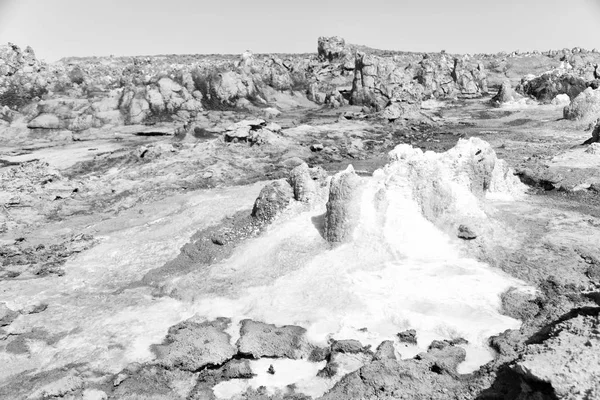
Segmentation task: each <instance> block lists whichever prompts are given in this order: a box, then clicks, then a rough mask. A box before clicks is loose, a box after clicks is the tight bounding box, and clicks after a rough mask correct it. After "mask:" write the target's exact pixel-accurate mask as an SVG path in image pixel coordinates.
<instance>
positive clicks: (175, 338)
mask: <svg viewBox="0 0 600 400" xmlns="http://www.w3.org/2000/svg"><path fill="white" fill-rule="evenodd" d="M229 324H230V321H229V320H228V319H225V318H220V319H217V320H215V321H208V322H195V321H194V320H193V319H191V320H187V321H184V322H182V323H180V324H177V325H175V326H173V327H171V328H170V329H169V334H168V335H167V337H166V339H165V341H164V343H163V344H161V345H158V346H156V347H155V352H156V354H157V356H158V361H159V363H160V364H161V365H164V366H165V367H167V368H179V369H182V370H186V371H198V370H200V369H201V368H203V367H205V366H207V365H219V364H222V363H224V362H225V361H227V360H229V359H230V358H231V357H233V356H234V355H235V353H236V350H235V347H233V346H232V345H231V343H230V336H229V335H228V334H227V333H225V329H227V327H228V326H229Z"/></svg>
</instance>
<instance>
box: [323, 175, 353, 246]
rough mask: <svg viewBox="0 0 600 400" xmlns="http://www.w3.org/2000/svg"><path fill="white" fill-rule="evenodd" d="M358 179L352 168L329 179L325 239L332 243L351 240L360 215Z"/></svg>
mask: <svg viewBox="0 0 600 400" xmlns="http://www.w3.org/2000/svg"><path fill="white" fill-rule="evenodd" d="M360 181H361V180H360V178H359V176H358V175H356V173H355V172H354V168H352V166H348V168H347V169H346V170H345V171H343V172H338V173H337V174H335V175H334V176H333V178H332V179H331V184H330V187H329V200H328V201H327V213H326V215H325V239H326V240H327V241H329V242H333V243H342V242H347V241H350V240H351V239H352V234H353V232H354V229H355V228H356V226H357V225H358V222H359V218H360V217H359V215H360V202H359V198H360V195H361V193H360V190H359V186H360Z"/></svg>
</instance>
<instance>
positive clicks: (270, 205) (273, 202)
mask: <svg viewBox="0 0 600 400" xmlns="http://www.w3.org/2000/svg"><path fill="white" fill-rule="evenodd" d="M293 196H294V193H293V190H292V187H291V186H290V184H289V183H288V182H287V181H286V180H285V179H280V180H278V181H275V182H272V183H269V184H268V185H266V186H265V187H264V188H262V190H261V191H260V194H259V195H258V197H257V198H256V201H255V202H254V208H253V209H252V216H253V217H254V218H256V219H258V220H260V221H264V222H270V221H272V220H273V219H275V217H276V216H277V215H278V214H279V213H280V212H281V211H282V210H284V209H285V208H286V207H287V206H288V204H289V203H290V200H291V199H292V198H293Z"/></svg>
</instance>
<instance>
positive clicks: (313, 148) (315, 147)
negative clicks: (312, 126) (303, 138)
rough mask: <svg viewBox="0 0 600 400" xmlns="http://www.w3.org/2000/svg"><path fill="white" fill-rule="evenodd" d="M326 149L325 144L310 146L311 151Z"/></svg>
mask: <svg viewBox="0 0 600 400" xmlns="http://www.w3.org/2000/svg"><path fill="white" fill-rule="evenodd" d="M324 148H325V147H324V146H323V143H314V144H311V145H310V151H313V152H317V151H321V150H323V149H324Z"/></svg>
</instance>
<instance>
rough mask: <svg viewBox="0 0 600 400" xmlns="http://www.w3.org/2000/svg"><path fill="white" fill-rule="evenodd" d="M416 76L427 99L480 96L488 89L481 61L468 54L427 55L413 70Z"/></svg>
mask: <svg viewBox="0 0 600 400" xmlns="http://www.w3.org/2000/svg"><path fill="white" fill-rule="evenodd" d="M416 78H417V80H418V82H419V83H420V84H421V85H422V86H423V90H424V96H425V97H430V98H444V97H451V96H456V95H459V94H460V95H466V96H479V95H481V94H483V93H487V91H488V84H487V73H486V71H485V68H484V66H483V63H481V62H477V61H473V60H471V59H470V58H469V57H467V56H465V57H462V58H454V59H453V60H451V59H450V58H448V57H447V56H446V55H443V54H442V55H441V56H439V57H434V56H430V55H427V54H426V55H425V56H424V57H423V59H422V60H421V62H420V63H419V66H418V68H417V70H416Z"/></svg>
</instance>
